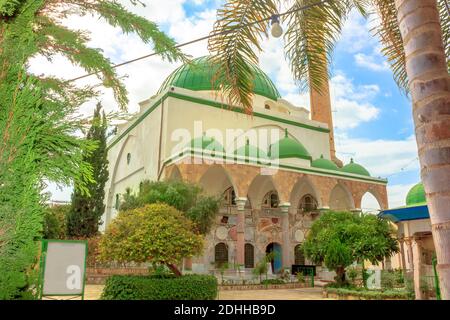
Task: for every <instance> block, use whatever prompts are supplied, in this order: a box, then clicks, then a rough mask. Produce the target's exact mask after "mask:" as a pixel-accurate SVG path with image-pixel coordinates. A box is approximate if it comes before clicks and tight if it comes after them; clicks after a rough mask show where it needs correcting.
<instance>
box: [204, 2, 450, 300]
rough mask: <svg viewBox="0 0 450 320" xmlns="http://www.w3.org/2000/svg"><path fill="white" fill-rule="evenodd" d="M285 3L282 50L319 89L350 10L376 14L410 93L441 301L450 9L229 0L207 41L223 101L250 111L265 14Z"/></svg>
mask: <svg viewBox="0 0 450 320" xmlns="http://www.w3.org/2000/svg"><path fill="white" fill-rule="evenodd" d="M282 4H285V5H286V4H287V5H288V6H290V9H289V10H288V11H287V12H288V14H286V15H283V16H281V18H282V19H284V21H285V22H286V24H287V29H286V31H285V33H284V41H285V55H286V58H287V60H288V62H289V64H290V67H291V71H292V74H293V76H294V78H295V80H296V81H298V83H299V85H300V86H301V87H305V88H306V87H309V88H311V91H312V93H314V92H318V93H319V94H320V93H322V92H324V94H326V90H327V85H328V78H329V77H328V68H327V65H328V63H330V61H331V54H332V51H333V48H334V44H335V42H336V40H337V38H338V37H339V35H340V32H341V29H342V26H343V23H344V22H345V19H346V18H347V17H348V14H349V12H350V10H352V9H354V8H356V9H357V10H359V11H360V12H361V14H363V15H364V16H366V17H368V16H371V15H377V16H378V18H379V19H378V20H377V21H378V25H377V27H376V28H375V30H374V33H375V34H377V35H378V36H379V38H380V41H381V44H382V47H383V49H382V52H383V54H384V55H385V56H386V57H387V60H388V62H389V64H390V66H391V69H392V72H393V74H394V79H395V81H396V82H397V84H398V86H399V87H400V89H401V90H404V91H405V92H406V93H408V94H409V95H410V97H411V99H412V104H413V117H414V123H415V131H416V139H417V145H418V150H419V159H420V164H421V176H422V181H423V183H424V186H425V191H426V195H427V201H428V206H429V210H430V217H431V223H432V231H433V238H434V243H435V247H436V254H437V260H438V270H439V278H440V284H441V288H442V294H443V298H444V299H450V182H449V181H450V76H449V68H450V63H449V56H450V9H449V7H450V6H449V3H448V0H328V1H327V0H325V1H318V0H291V1H288V0H284V1H282V0H253V1H252V0H228V1H227V2H226V3H225V4H224V6H223V7H222V8H221V9H219V10H218V12H217V21H216V23H215V26H214V30H213V32H212V34H211V38H210V41H209V49H210V52H211V54H212V58H211V59H212V62H213V63H214V64H215V65H216V66H217V67H218V69H217V73H216V75H215V77H214V79H215V81H216V82H217V83H216V85H220V87H221V90H222V93H223V94H224V96H226V97H228V100H229V101H228V102H229V103H230V104H234V105H240V106H242V107H243V108H245V109H246V110H247V111H249V112H251V108H252V94H253V93H252V91H253V90H252V89H253V88H252V86H253V73H252V69H251V68H250V67H249V63H257V62H258V55H257V54H258V52H259V51H261V50H262V49H261V44H260V43H261V41H262V40H263V39H264V37H267V36H268V32H269V28H270V26H269V25H268V23H267V19H265V18H267V17H271V16H273V15H276V14H277V8H279V7H280V6H281V5H282Z"/></svg>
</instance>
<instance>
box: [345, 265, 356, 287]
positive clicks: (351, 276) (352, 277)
mask: <svg viewBox="0 0 450 320" xmlns="http://www.w3.org/2000/svg"><path fill="white" fill-rule="evenodd" d="M347 277H348V278H349V279H350V281H351V283H352V284H355V280H356V278H357V277H358V270H357V269H356V268H355V267H353V268H347Z"/></svg>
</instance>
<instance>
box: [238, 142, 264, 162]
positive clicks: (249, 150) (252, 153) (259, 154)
mask: <svg viewBox="0 0 450 320" xmlns="http://www.w3.org/2000/svg"><path fill="white" fill-rule="evenodd" d="M234 154H235V155H238V156H245V157H256V158H262V159H267V154H266V153H265V152H264V151H263V150H261V149H260V148H258V147H255V146H252V145H251V144H250V143H249V141H248V140H247V143H246V144H245V146H242V147H240V148H238V149H236V150H235V151H234Z"/></svg>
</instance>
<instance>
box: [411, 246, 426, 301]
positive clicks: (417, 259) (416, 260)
mask: <svg viewBox="0 0 450 320" xmlns="http://www.w3.org/2000/svg"><path fill="white" fill-rule="evenodd" d="M412 248H413V266H414V292H415V293H416V300H422V299H423V294H422V290H421V289H420V284H421V283H420V280H421V277H422V274H421V269H422V268H421V263H422V252H421V249H420V240H418V239H414V240H413V243H412Z"/></svg>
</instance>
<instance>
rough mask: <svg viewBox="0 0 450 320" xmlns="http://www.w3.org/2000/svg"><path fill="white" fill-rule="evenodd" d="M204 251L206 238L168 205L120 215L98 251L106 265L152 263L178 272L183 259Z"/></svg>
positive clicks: (103, 238)
mask: <svg viewBox="0 0 450 320" xmlns="http://www.w3.org/2000/svg"><path fill="white" fill-rule="evenodd" d="M202 248H203V236H202V235H199V234H196V233H195V232H194V231H193V223H192V222H191V221H190V220H189V219H188V218H186V217H185V216H184V215H183V214H182V213H181V212H179V211H178V210H176V209H175V208H172V207H170V206H168V205H166V204H150V205H146V206H145V207H142V208H138V209H132V210H129V211H122V212H119V214H118V216H117V217H116V218H115V219H114V220H113V221H112V222H111V223H110V224H109V226H108V228H107V229H106V232H105V234H104V235H103V236H102V238H101V240H100V242H99V245H98V252H99V260H101V261H104V262H111V261H114V262H118V263H124V262H134V263H143V262H152V263H157V264H166V265H167V266H169V267H172V268H174V269H176V264H177V263H179V262H180V261H182V259H183V258H186V257H192V256H195V255H197V254H199V253H201V250H202ZM177 273H178V274H179V270H177Z"/></svg>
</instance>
